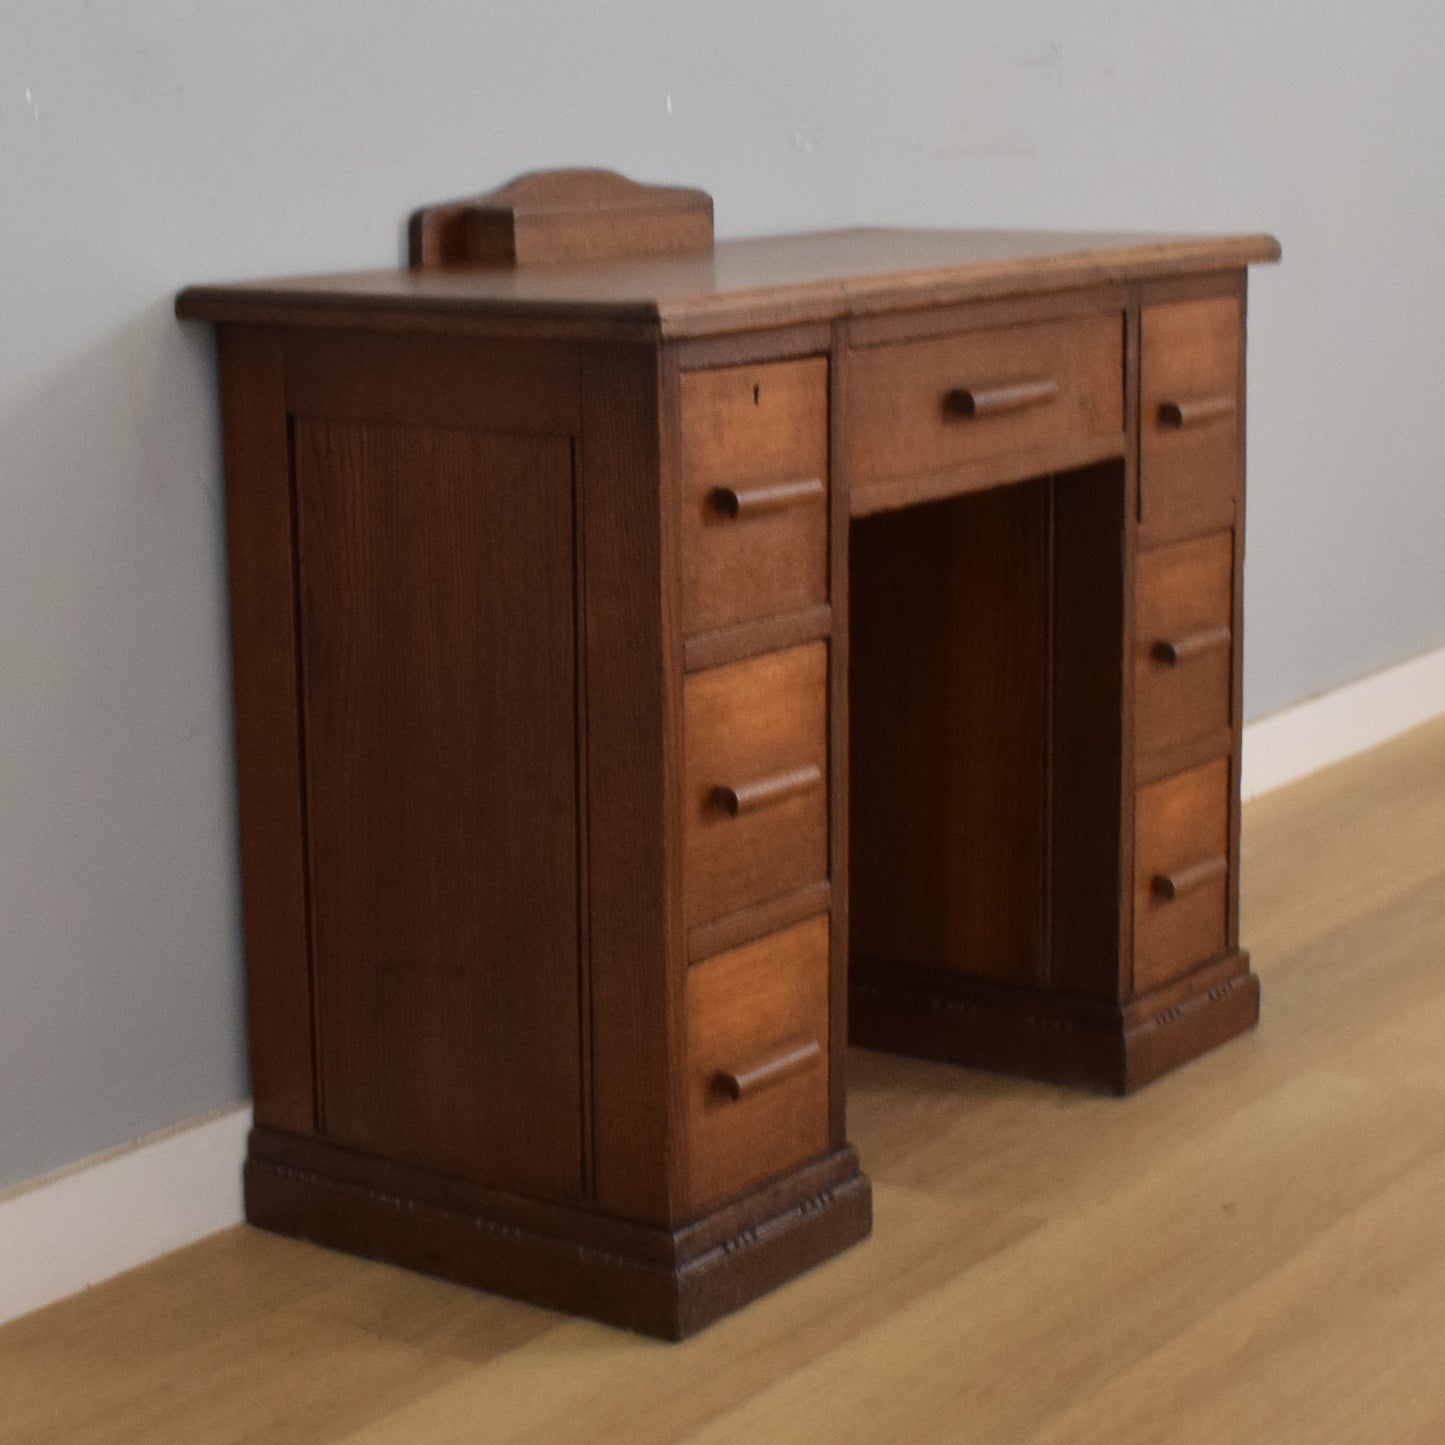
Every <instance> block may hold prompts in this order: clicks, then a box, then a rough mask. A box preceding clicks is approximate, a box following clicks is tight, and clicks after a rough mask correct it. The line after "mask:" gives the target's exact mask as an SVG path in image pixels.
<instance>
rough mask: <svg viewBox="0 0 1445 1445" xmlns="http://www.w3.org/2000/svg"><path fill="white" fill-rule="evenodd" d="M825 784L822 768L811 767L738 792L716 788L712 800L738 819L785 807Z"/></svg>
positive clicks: (810, 765)
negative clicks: (782, 805) (776, 805)
mask: <svg viewBox="0 0 1445 1445" xmlns="http://www.w3.org/2000/svg"><path fill="white" fill-rule="evenodd" d="M822 781H823V770H822V768H820V767H818V766H817V765H816V764H814V763H810V764H809V765H808V766H807V767H806V768H795V769H793V771H792V772H789V773H776V774H774V775H773V776H772V777H771V778H759V779H758V781H757V782H755V783H744V784H743V785H742V786H741V787H738V788H728V787H721V786H719V787H716V788H714V789H713V790H712V800H713V802H714V804H716V806H717V807H719V808H721V809H722V810H723V812H725V813H729V814H731V815H732V816H733V817H734V818H738V817H741V816H742V815H743V814H744V813H755V812H757V810H758V809H759V808H770V807H772V806H773V804H775V803H785V802H787V800H788V799H789V798H796V797H798V796H799V795H800V794H802V793H811V792H812V791H813V789H814V788H816V787H817V786H818V784H819V783H821V782H822Z"/></svg>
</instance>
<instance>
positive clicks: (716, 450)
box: [679, 357, 828, 634]
mask: <svg viewBox="0 0 1445 1445" xmlns="http://www.w3.org/2000/svg"><path fill="white" fill-rule="evenodd" d="M679 403H680V412H681V455H680V467H681V482H682V508H683V522H682V549H683V575H682V585H683V625H684V627H685V629H686V631H687V632H688V633H689V634H693V633H699V632H707V631H711V630H713V629H716V628H720V627H727V626H730V625H733V624H735V623H739V622H746V621H750V620H753V619H757V618H763V617H770V616H773V615H776V614H779V613H785V612H799V611H802V610H804V609H805V608H809V607H816V606H819V605H821V604H823V603H826V602H827V600H828V362H827V359H826V358H825V357H811V358H808V359H805V360H801V361H775V362H766V363H761V364H757V365H752V366H734V367H724V368H720V369H715V370H710V371H693V372H685V373H684V374H683V376H682V378H681V382H680V397H679ZM789 489H791V490H789ZM730 503H731V504H737V505H730Z"/></svg>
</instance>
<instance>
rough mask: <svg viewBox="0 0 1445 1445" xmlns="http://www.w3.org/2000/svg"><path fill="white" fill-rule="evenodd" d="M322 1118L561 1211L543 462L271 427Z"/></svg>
mask: <svg viewBox="0 0 1445 1445" xmlns="http://www.w3.org/2000/svg"><path fill="white" fill-rule="evenodd" d="M295 466H296V487H297V499H298V500H297V517H298V551H299V577H300V597H301V636H302V638H303V648H304V660H303V668H302V679H303V688H302V691H303V716H304V718H305V727H306V757H307V797H308V819H309V825H310V826H309V838H310V857H309V871H310V877H311V881H312V910H313V948H314V963H315V971H316V1008H317V1028H318V1040H319V1052H318V1085H319V1089H320V1107H321V1118H322V1126H323V1129H324V1132H325V1133H326V1135H327V1136H328V1137H329V1138H332V1139H334V1140H337V1141H338V1142H341V1143H345V1144H349V1145H352V1146H354V1147H356V1148H360V1149H367V1150H370V1151H372V1152H374V1153H377V1154H381V1155H386V1156H390V1157H395V1158H399V1159H408V1160H412V1161H414V1162H417V1163H422V1164H430V1165H434V1166H437V1167H443V1168H449V1169H451V1170H453V1171H455V1172H456V1173H459V1174H462V1175H464V1176H466V1177H468V1178H472V1179H477V1180H479V1181H482V1182H485V1183H488V1184H493V1185H496V1186H499V1187H505V1188H514V1189H522V1190H532V1191H539V1192H544V1193H549V1194H553V1195H558V1196H561V1197H568V1196H575V1195H577V1194H578V1193H580V1192H581V1190H582V1188H583V1181H582V1177H581V1170H582V1162H581V1159H582V1135H583V1128H582V1119H581V1117H580V1108H581V1077H580V1067H581V1064H580V1060H581V1049H580V1034H579V1029H580V1017H579V1009H580V1003H579V996H578V969H577V958H578V927H579V922H578V920H579V913H580V897H579V877H578V813H577V797H578V786H577V755H578V748H579V739H578V733H577V680H576V671H577V669H576V656H575V633H574V627H575V614H576V605H577V604H576V596H575V587H574V571H575V560H574V555H573V529H574V490H573V471H572V450H571V446H570V443H569V441H568V439H567V438H566V437H552V438H546V437H539V438H524V437H518V436H498V435H494V434H490V433H468V432H438V431H435V430H431V429H425V430H423V429H404V428H393V427H377V426H369V425H364V424H358V423H354V422H315V421H301V422H298V423H297V424H296V427H295Z"/></svg>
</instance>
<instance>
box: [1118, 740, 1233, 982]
mask: <svg viewBox="0 0 1445 1445" xmlns="http://www.w3.org/2000/svg"><path fill="white" fill-rule="evenodd" d="M1134 826H1135V835H1134V846H1135V862H1134V991H1135V992H1136V993H1145V992H1147V991H1148V990H1149V989H1151V988H1157V987H1159V986H1160V985H1161V984H1164V983H1167V982H1169V980H1170V979H1172V978H1177V977H1178V976H1179V975H1180V974H1182V973H1184V972H1186V971H1187V970H1188V969H1190V968H1192V967H1194V965H1195V964H1198V963H1203V962H1204V961H1205V960H1206V959H1209V958H1213V957H1214V956H1215V955H1216V954H1218V953H1221V952H1223V950H1224V946H1225V909H1226V890H1227V878H1226V869H1227V859H1228V856H1229V854H1228V849H1229V760H1228V759H1227V758H1218V759H1216V760H1215V761H1214V762H1210V763H1206V764H1205V765H1204V766H1203V767H1199V768H1192V769H1191V770H1190V771H1189V772H1187V773H1180V774H1178V775H1177V776H1175V777H1172V778H1166V779H1164V780H1163V781H1162V782H1158V783H1152V784H1150V785H1149V786H1148V787H1147V788H1141V789H1140V790H1139V794H1138V800H1137V803H1136V805H1135V825H1134ZM1166 879H1170V880H1177V881H1178V883H1179V884H1180V888H1179V891H1178V893H1177V896H1172V897H1171V896H1168V893H1167V891H1166V890H1165V888H1164V887H1163V880H1166Z"/></svg>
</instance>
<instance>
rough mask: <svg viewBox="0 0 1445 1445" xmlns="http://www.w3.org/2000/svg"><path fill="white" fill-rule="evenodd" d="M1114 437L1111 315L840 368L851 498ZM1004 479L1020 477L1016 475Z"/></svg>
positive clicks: (1120, 410)
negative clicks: (910, 480) (896, 482)
mask: <svg viewBox="0 0 1445 1445" xmlns="http://www.w3.org/2000/svg"><path fill="white" fill-rule="evenodd" d="M1123 427H1124V325H1123V318H1122V316H1120V315H1113V314H1111V315H1108V316H1086V317H1082V318H1078V319H1074V320H1068V321H1051V322H1044V323H1039V324H1034V325H1028V326H1015V327H1006V328H1001V329H998V330H993V331H978V332H970V333H968V334H966V335H961V336H949V337H944V338H942V339H940V340H931V341H913V342H906V343H901V344H899V345H894V346H879V347H870V348H864V349H860V350H858V351H855V352H854V353H853V354H852V356H851V357H850V360H849V373H848V418H847V428H848V432H847V435H848V458H849V467H850V475H851V480H852V486H853V488H854V490H855V491H857V490H860V489H866V488H868V487H869V486H873V485H878V484H880V483H883V482H886V481H889V480H892V479H896V478H902V477H908V476H914V475H921V474H924V473H928V472H940V471H947V470H949V469H950V468H955V467H965V466H969V465H972V464H976V463H984V462H993V461H1000V460H1001V459H1004V458H1006V457H1008V456H1009V454H1011V453H1019V454H1021V455H1022V456H1024V457H1027V455H1028V454H1030V453H1034V452H1039V451H1043V450H1046V449H1049V448H1057V447H1059V446H1063V445H1067V444H1068V443H1070V442H1079V443H1087V442H1090V441H1093V440H1097V439H1099V438H1105V437H1113V436H1117V435H1119V433H1121V432H1122V430H1123ZM1010 470H1013V471H1016V472H1017V475H1018V476H1020V477H1022V476H1025V475H1028V474H1029V472H1028V468H1027V466H1025V467H1023V468H1022V469H1019V468H1012V469H1010Z"/></svg>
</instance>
